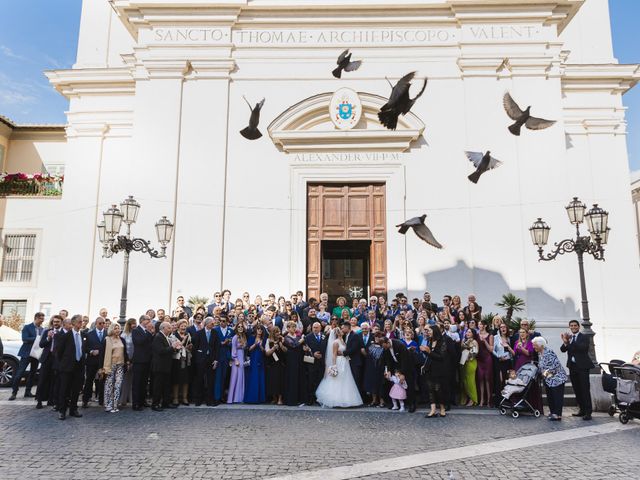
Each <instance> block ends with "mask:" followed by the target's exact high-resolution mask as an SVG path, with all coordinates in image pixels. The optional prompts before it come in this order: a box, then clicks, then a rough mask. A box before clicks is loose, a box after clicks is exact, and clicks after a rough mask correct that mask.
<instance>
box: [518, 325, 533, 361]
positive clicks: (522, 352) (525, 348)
mask: <svg viewBox="0 0 640 480" xmlns="http://www.w3.org/2000/svg"><path fill="white" fill-rule="evenodd" d="M518 334H519V338H518V340H516V343H515V345H514V346H513V351H514V353H515V356H514V365H513V369H514V370H515V371H518V369H519V368H520V367H521V366H522V365H524V364H525V363H529V362H531V360H533V344H532V343H531V340H529V333H528V332H527V331H526V330H525V329H523V328H521V329H520V331H519V332H518Z"/></svg>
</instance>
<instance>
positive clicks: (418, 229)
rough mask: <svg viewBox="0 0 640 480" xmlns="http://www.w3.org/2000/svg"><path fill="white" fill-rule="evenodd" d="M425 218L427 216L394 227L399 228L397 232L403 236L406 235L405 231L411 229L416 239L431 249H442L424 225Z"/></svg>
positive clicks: (411, 219)
mask: <svg viewBox="0 0 640 480" xmlns="http://www.w3.org/2000/svg"><path fill="white" fill-rule="evenodd" d="M425 218H427V216H426V215H422V216H421V217H414V218H410V219H409V220H407V221H406V222H404V223H401V224H400V225H396V227H400V230H398V232H400V233H401V234H403V235H404V234H405V233H407V230H409V229H410V228H413V231H414V232H415V233H416V235H417V236H418V238H421V239H422V240H424V241H425V242H427V243H428V244H429V245H431V246H432V247H436V248H442V245H440V243H439V242H438V241H437V240H436V239H435V237H434V236H433V233H431V230H429V227H427V226H426V225H425V224H424V219H425Z"/></svg>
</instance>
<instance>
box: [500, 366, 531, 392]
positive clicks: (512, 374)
mask: <svg viewBox="0 0 640 480" xmlns="http://www.w3.org/2000/svg"><path fill="white" fill-rule="evenodd" d="M507 374H508V375H509V378H508V379H507V382H506V383H505V385H504V388H503V389H502V392H501V393H502V396H503V397H504V398H511V395H513V394H514V393H517V392H521V391H523V390H524V387H525V383H524V381H522V380H520V379H519V378H518V373H517V372H516V371H515V370H507Z"/></svg>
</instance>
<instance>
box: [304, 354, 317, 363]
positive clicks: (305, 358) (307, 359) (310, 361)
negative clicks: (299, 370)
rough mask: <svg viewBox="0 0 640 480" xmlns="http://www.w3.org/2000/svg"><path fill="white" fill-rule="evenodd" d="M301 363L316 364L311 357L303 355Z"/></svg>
mask: <svg viewBox="0 0 640 480" xmlns="http://www.w3.org/2000/svg"><path fill="white" fill-rule="evenodd" d="M302 361H303V362H304V363H310V364H312V365H313V364H314V363H316V359H315V358H314V357H312V356H311V355H305V356H304V357H302Z"/></svg>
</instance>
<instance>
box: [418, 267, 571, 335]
mask: <svg viewBox="0 0 640 480" xmlns="http://www.w3.org/2000/svg"><path fill="white" fill-rule="evenodd" d="M425 281H426V285H427V290H428V291H429V292H430V293H431V298H432V301H434V302H436V303H437V304H438V305H440V304H441V303H442V295H447V294H448V295H456V294H457V295H460V298H461V299H462V302H463V304H465V305H466V301H467V295H468V294H469V293H475V294H476V297H477V298H478V303H479V304H480V305H482V311H483V313H489V312H495V313H500V314H504V312H503V311H502V310H501V309H500V308H498V307H496V306H495V304H496V302H499V301H500V300H501V298H502V295H503V294H505V293H507V292H511V293H513V294H514V295H517V296H518V297H520V298H522V299H524V301H525V302H526V309H525V311H523V312H520V313H516V314H515V315H514V316H521V317H528V318H531V319H534V320H536V321H537V322H538V323H547V322H553V323H558V322H560V323H562V324H563V326H564V325H566V322H568V321H569V320H571V319H573V318H575V319H579V318H580V312H579V311H578V310H577V309H576V305H575V303H574V301H573V299H571V298H564V299H557V298H555V297H553V296H551V295H549V294H548V293H547V292H545V291H544V289H542V288H539V287H533V288H527V289H526V290H517V289H513V288H511V287H510V286H509V284H508V283H507V282H506V280H505V279H504V277H503V276H502V274H501V273H499V272H495V271H492V270H487V269H484V268H478V267H473V268H471V267H469V266H468V265H467V264H466V263H465V262H464V261H463V260H458V261H457V262H456V264H455V266H453V267H451V268H447V269H445V270H437V271H434V272H429V273H427V274H426V275H425ZM423 293H424V292H423V291H420V292H418V291H415V290H412V291H410V292H409V295H410V298H414V297H418V298H422V294H423Z"/></svg>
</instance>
